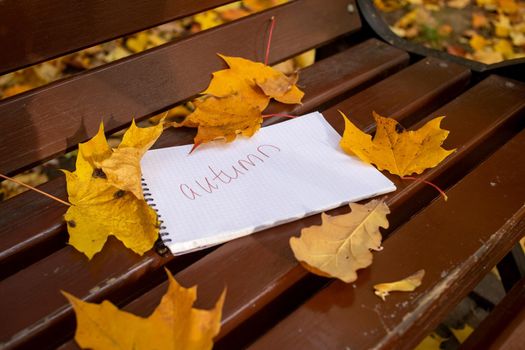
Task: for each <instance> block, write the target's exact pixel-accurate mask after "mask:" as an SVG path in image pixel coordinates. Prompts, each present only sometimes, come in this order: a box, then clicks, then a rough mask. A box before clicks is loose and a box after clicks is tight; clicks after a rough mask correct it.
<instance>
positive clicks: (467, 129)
mask: <svg viewBox="0 0 525 350" xmlns="http://www.w3.org/2000/svg"><path fill="white" fill-rule="evenodd" d="M505 83H506V81H505V80H503V79H500V78H497V77H492V78H490V79H488V80H486V81H485V82H483V83H481V84H479V85H478V86H476V87H474V88H473V89H471V90H470V91H468V92H467V93H465V94H464V95H462V96H461V97H460V98H458V99H457V100H456V101H454V102H452V103H450V104H449V105H447V106H445V107H443V109H442V110H448V111H449V117H448V119H449V121H448V125H449V126H450V128H452V127H455V128H457V126H458V125H459V126H460V127H461V128H460V129H461V132H458V133H456V136H454V139H451V140H452V141H451V142H450V144H462V145H464V146H463V147H461V148H460V149H459V150H458V152H456V153H455V154H454V155H453V156H452V158H453V159H452V160H450V161H447V162H446V163H445V164H444V165H443V166H442V167H438V168H436V169H434V170H432V171H430V172H428V173H427V174H425V178H426V179H429V180H431V181H435V179H436V177H437V175H438V174H445V176H443V175H441V176H442V177H446V176H451V174H450V173H453V172H454V168H455V167H457V166H458V165H460V164H462V163H466V159H467V158H466V155H467V154H470V157H472V154H473V153H476V152H477V149H479V147H478V146H479V145H480V144H481V143H490V142H489V140H490V139H491V138H490V137H489V135H490V134H491V133H492V131H491V129H496V131H499V132H500V133H501V131H502V129H501V125H502V124H504V123H506V128H513V125H512V123H509V121H510V120H513V119H514V120H516V119H518V117H519V116H520V114H519V113H517V111H518V110H519V109H517V108H516V107H517V106H522V107H521V111H523V104H524V101H523V100H522V99H521V98H520V96H521V94H520V93H521V92H523V91H524V90H523V89H524V88H523V87H522V88H521V91H520V90H518V91H514V93H511V94H507V93H506V92H505V91H501V87H502V86H504V85H505ZM498 91H500V92H499V93H498ZM480 92H483V94H481V95H479V93H480ZM363 94H364V92H363V93H361V94H358V95H355V96H354V97H353V98H356V100H357V98H358V97H359V96H360V95H363ZM494 94H498V96H494V98H497V99H499V98H500V97H501V96H499V94H506V95H507V96H508V98H507V99H506V100H505V101H501V102H496V101H493V100H491V99H490V98H489V99H488V100H486V102H485V103H480V102H479V101H476V99H475V98H473V97H475V96H480V97H482V98H486V97H490V96H493V95H494ZM510 95H512V96H510ZM492 103H496V106H495V107H494V109H491V110H490V111H488V112H487V113H483V112H482V111H483V110H484V109H486V108H487V107H488V105H489V104H492ZM461 105H463V106H467V107H468V108H469V109H470V108H472V116H475V117H472V118H473V119H474V121H473V120H472V119H470V117H471V115H467V116H466V117H467V118H469V119H463V118H462V116H463V113H462V111H461V109H462V107H461ZM496 109H499V112H498V113H495V112H494V111H495V110H496ZM325 115H326V116H327V117H328V118H329V120H330V122H331V123H333V122H334V120H335V115H334V114H329V113H325ZM433 115H434V113H433ZM452 121H453V122H452ZM334 124H335V123H334ZM370 124H371V121H370V122H369V125H370ZM473 125H476V126H475V127H474V129H473V130H472V129H471V128H473ZM365 126H366V125H365ZM480 135H482V136H481V137H480ZM451 136H452V135H451ZM451 136H449V137H451ZM492 139H494V137H492ZM455 172H456V173H457V172H458V171H457V170H455ZM393 180H394V181H396V185H397V186H398V191H396V192H395V193H394V194H392V195H389V196H387V200H388V202H389V205H390V207H391V210H392V211H393V212H394V213H395V214H393V215H391V216H390V221H391V223H392V224H393V225H394V227H395V225H396V224H395V223H396V222H399V221H402V220H406V219H408V217H409V216H410V213H413V212H415V211H416V210H417V209H418V208H419V207H420V206H421V205H422V202H424V201H423V200H422V197H424V195H423V194H422V193H419V194H417V195H416V192H417V189H418V187H419V186H417V185H415V184H413V183H408V184H407V183H406V182H400V181H399V180H396V179H393ZM419 189H421V188H419ZM432 194H433V193H432ZM427 197H428V193H427ZM407 202H408V203H407ZM410 202H413V203H417V204H418V205H409V204H411V203H410ZM346 211H347V210H346V209H343V208H340V209H337V210H333V211H331V214H341V213H343V212H346ZM394 216H398V218H396V219H395V218H394ZM318 223H319V217H318V216H314V217H310V218H307V219H304V220H302V221H299V222H295V223H290V224H286V225H283V226H279V227H276V228H274V229H271V230H267V231H265V232H264V233H262V234H260V235H254V236H250V237H246V238H243V239H239V240H236V241H234V242H230V243H228V244H226V245H224V246H222V247H220V248H219V249H217V250H215V251H214V252H212V253H210V254H209V255H207V256H206V257H204V258H203V259H201V260H200V261H198V262H197V263H195V264H193V265H192V266H190V267H189V268H187V269H186V270H184V271H182V272H181V273H179V274H177V276H176V277H177V279H178V280H180V281H182V282H183V283H184V284H185V285H188V286H189V285H193V284H199V293H200V294H199V295H200V297H201V298H202V299H200V300H201V303H203V304H204V305H212V303H213V300H215V299H214V298H216V297H217V295H219V293H220V291H221V288H222V287H221V286H222V285H225V284H226V285H227V286H228V299H227V301H226V303H225V306H224V310H223V328H222V330H221V334H220V335H219V337H220V338H223V337H225V336H227V335H228V334H229V333H230V332H231V331H232V330H233V329H235V328H237V327H238V326H239V325H240V324H241V323H242V322H244V321H246V320H247V319H248V318H249V317H251V316H253V315H254V314H256V313H257V312H258V311H260V310H261V309H263V308H264V307H265V306H267V305H268V304H269V303H270V302H271V301H272V300H275V299H276V298H277V297H278V295H279V294H280V293H282V292H283V291H285V290H288V289H289V288H291V286H292V285H294V284H296V283H298V281H300V280H301V279H302V278H304V277H305V276H306V274H307V273H306V271H304V270H303V269H302V268H301V267H300V266H298V264H297V262H296V261H295V259H294V258H293V256H292V253H291V251H290V249H289V247H288V239H289V237H290V236H291V235H296V234H298V233H299V231H300V229H301V228H303V227H307V226H309V225H313V224H318ZM255 256H256V257H257V260H255V259H254V257H255ZM210 271H213V273H210ZM219 272H220V273H219ZM164 289H165V286H159V287H157V288H156V289H155V290H153V291H152V292H149V293H147V294H146V295H145V296H144V297H141V298H139V299H137V300H136V301H134V302H133V303H131V304H130V305H129V310H130V311H133V312H137V313H139V314H144V313H148V312H150V311H151V310H152V308H151V307H152V306H153V305H155V304H156V303H158V301H159V300H160V296H161V295H162V293H163V291H164ZM225 348H227V347H225Z"/></svg>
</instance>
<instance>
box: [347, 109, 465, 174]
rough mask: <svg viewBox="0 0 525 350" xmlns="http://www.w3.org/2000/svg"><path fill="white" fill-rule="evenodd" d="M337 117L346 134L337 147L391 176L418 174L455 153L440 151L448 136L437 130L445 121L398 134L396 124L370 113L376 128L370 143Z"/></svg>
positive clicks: (433, 120)
mask: <svg viewBox="0 0 525 350" xmlns="http://www.w3.org/2000/svg"><path fill="white" fill-rule="evenodd" d="M340 113H341V115H342V116H343V118H344V119H345V131H344V134H343V138H342V139H341V143H340V144H341V147H342V148H343V150H344V151H345V152H346V153H348V154H351V155H356V156H357V157H359V158H360V159H361V160H363V161H364V162H366V163H371V164H375V165H376V166H377V168H378V169H379V170H387V171H389V172H390V173H392V174H394V175H399V176H406V175H411V174H413V173H416V174H421V173H422V172H423V171H424V170H425V169H427V168H432V167H435V166H436V165H437V164H439V163H440V162H441V161H442V160H443V159H445V158H446V157H447V156H448V155H450V154H451V153H453V152H454V151H455V149H453V150H450V151H447V150H445V149H443V148H441V145H442V143H443V141H445V139H446V138H447V136H448V133H449V132H448V131H446V130H443V129H441V128H440V127H439V125H440V123H441V120H442V119H443V118H444V117H439V118H434V119H432V120H431V121H429V122H428V123H426V124H425V125H424V126H422V127H421V128H420V129H419V130H417V131H406V130H404V131H402V132H401V133H398V132H397V131H396V128H397V127H398V126H399V123H398V122H397V121H395V120H394V119H391V118H384V117H381V116H380V115H379V114H377V113H375V112H373V115H374V119H375V121H376V125H377V126H376V133H375V136H374V138H373V139H372V137H371V136H370V135H368V134H366V133H364V132H362V131H361V130H359V128H357V127H356V126H355V125H354V124H353V123H352V122H351V121H350V120H349V119H348V118H347V117H346V115H344V113H343V112H340Z"/></svg>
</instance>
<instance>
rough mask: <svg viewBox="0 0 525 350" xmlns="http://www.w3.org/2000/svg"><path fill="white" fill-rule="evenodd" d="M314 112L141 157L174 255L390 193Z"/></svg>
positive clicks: (388, 186) (390, 185) (388, 184)
mask: <svg viewBox="0 0 525 350" xmlns="http://www.w3.org/2000/svg"><path fill="white" fill-rule="evenodd" d="M340 139H341V136H340V135H339V134H338V133H337V132H336V131H335V130H334V129H333V128H332V127H331V126H330V124H328V122H326V120H325V119H324V117H323V116H322V114H321V113H318V112H315V113H310V114H308V115H305V116H302V117H300V118H295V119H291V120H288V121H285V122H282V123H279V124H276V125H271V126H268V127H265V128H262V129H261V130H260V131H259V132H258V133H256V134H255V135H254V136H253V137H251V138H249V139H248V138H243V137H238V138H237V140H235V141H234V142H232V143H224V142H212V143H208V144H204V145H201V146H200V147H199V148H197V149H196V150H195V151H194V152H193V153H192V154H188V152H189V151H190V149H191V148H192V145H186V146H178V147H171V148H163V149H157V150H150V151H148V152H147V153H146V154H145V156H144V158H143V159H142V162H141V163H142V164H141V165H142V172H143V177H144V180H145V182H146V183H147V187H148V188H149V191H148V192H149V193H151V196H152V198H153V202H154V203H155V205H156V206H155V208H156V209H157V210H158V213H159V214H160V215H161V220H163V226H165V227H166V228H165V229H163V230H161V231H166V232H168V233H169V235H167V236H165V237H164V238H168V239H169V242H166V246H167V247H168V248H169V249H170V250H171V252H172V253H173V254H181V253H184V252H187V251H192V250H196V249H202V248H205V247H208V246H211V245H214V244H219V243H222V242H225V241H228V240H231V239H234V238H238V237H241V236H245V235H247V234H250V233H253V232H257V231H260V230H263V229H265V228H268V227H272V226H276V225H279V224H282V223H285V222H289V221H293V220H296V219H299V218H302V217H304V216H308V215H312V214H314V213H318V212H321V211H325V210H328V209H332V208H336V207H339V206H341V205H342V204H346V203H348V202H355V201H358V200H361V199H364V198H368V197H373V196H376V195H379V194H383V193H387V192H390V191H394V190H395V189H396V188H395V186H394V184H393V183H392V182H391V181H390V180H388V179H387V178H386V177H385V176H383V174H381V173H380V172H379V171H377V170H376V169H375V168H374V167H372V166H370V165H367V164H365V163H363V162H361V161H360V160H359V159H357V158H355V157H351V156H348V155H347V154H345V153H344V152H343V151H342V150H341V148H340V147H339V141H340Z"/></svg>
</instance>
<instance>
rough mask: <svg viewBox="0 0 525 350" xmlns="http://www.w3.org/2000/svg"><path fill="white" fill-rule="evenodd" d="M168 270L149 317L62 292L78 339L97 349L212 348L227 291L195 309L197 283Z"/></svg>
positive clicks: (197, 349)
mask: <svg viewBox="0 0 525 350" xmlns="http://www.w3.org/2000/svg"><path fill="white" fill-rule="evenodd" d="M166 272H167V274H168V281H169V285H168V290H167V292H166V294H165V295H164V296H163V297H162V300H161V301H160V304H159V305H158V306H157V308H156V309H155V311H153V313H152V314H151V315H150V316H149V317H146V318H143V317H139V316H135V315H134V314H131V313H129V312H126V311H121V310H119V309H118V308H117V307H116V306H115V305H113V304H112V303H111V302H109V301H103V302H102V303H101V304H92V303H88V302H84V301H82V300H80V299H77V298H76V297H74V296H73V295H71V294H69V293H66V292H62V293H63V294H64V296H65V297H66V298H67V299H68V300H69V302H70V303H71V304H72V306H73V309H74V310H75V314H76V318H77V329H76V333H75V340H76V341H77V343H78V344H79V345H80V346H81V347H82V348H90V349H94V350H98V349H104V350H113V349H115V350H117V349H118V350H126V349H129V350H142V349H148V350H149V349H159V350H160V349H181V350H205V349H211V348H212V347H213V338H214V337H215V336H216V335H217V334H218V333H219V330H220V320H221V314H222V306H223V304H224V298H225V292H223V293H222V294H221V296H220V297H219V300H218V301H217V302H216V304H215V307H214V308H213V309H211V310H200V309H195V308H193V304H194V302H195V300H196V294H197V290H196V287H192V288H189V289H186V288H183V287H182V286H180V285H179V284H178V283H177V281H176V280H175V279H174V278H173V276H172V275H171V273H169V271H167V270H166Z"/></svg>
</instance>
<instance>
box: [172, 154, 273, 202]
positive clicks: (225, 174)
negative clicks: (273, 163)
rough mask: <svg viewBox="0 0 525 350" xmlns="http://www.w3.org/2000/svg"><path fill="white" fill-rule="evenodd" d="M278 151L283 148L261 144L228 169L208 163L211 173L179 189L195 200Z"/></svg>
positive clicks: (232, 179)
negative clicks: (218, 167)
mask: <svg viewBox="0 0 525 350" xmlns="http://www.w3.org/2000/svg"><path fill="white" fill-rule="evenodd" d="M278 152H281V149H280V148H279V147H277V146H274V145H260V146H258V147H257V148H256V149H255V151H254V152H253V153H249V154H247V155H246V156H245V157H243V158H241V159H239V160H237V161H236V162H234V164H232V165H231V167H227V168H226V169H217V168H215V167H213V166H211V165H208V170H209V175H207V176H205V177H204V178H202V179H200V180H199V179H195V180H194V181H193V182H191V183H189V184H180V186H179V189H180V191H181V193H182V194H183V195H184V196H185V197H186V198H188V199H190V200H195V199H197V198H198V197H201V196H203V195H205V194H211V193H213V192H215V191H218V190H219V189H220V188H221V187H223V186H225V185H228V184H230V183H232V182H233V181H234V180H237V179H239V177H240V176H242V175H245V174H246V173H247V172H249V171H250V170H253V169H255V168H256V167H258V166H260V165H262V164H264V162H265V161H267V160H268V159H269V158H271V157H272V156H274V155H275V154H276V153H278Z"/></svg>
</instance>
